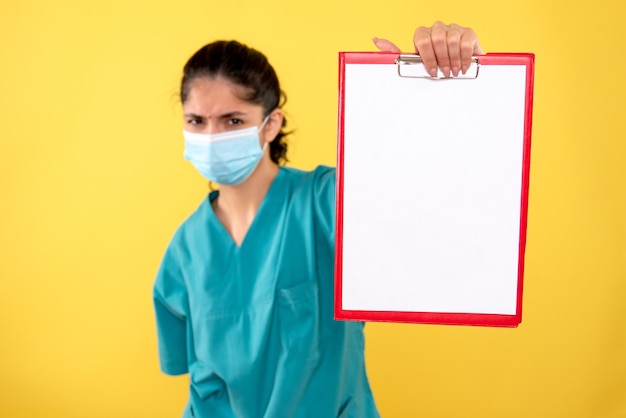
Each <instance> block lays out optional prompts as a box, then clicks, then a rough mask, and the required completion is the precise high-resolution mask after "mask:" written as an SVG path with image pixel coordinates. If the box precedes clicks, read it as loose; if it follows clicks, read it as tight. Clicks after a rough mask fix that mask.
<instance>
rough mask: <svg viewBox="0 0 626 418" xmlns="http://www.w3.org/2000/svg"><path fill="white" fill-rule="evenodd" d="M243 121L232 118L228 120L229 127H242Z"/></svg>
mask: <svg viewBox="0 0 626 418" xmlns="http://www.w3.org/2000/svg"><path fill="white" fill-rule="evenodd" d="M242 123H243V121H242V120H241V119H237V118H232V119H229V120H228V124H229V125H241V124H242Z"/></svg>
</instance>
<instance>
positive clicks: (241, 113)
mask: <svg viewBox="0 0 626 418" xmlns="http://www.w3.org/2000/svg"><path fill="white" fill-rule="evenodd" d="M247 115H248V114H247V113H245V112H241V111H238V110H235V111H233V112H228V113H224V114H222V115H219V116H218V117H219V118H220V119H228V118H232V117H234V116H247Z"/></svg>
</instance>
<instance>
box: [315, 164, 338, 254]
mask: <svg viewBox="0 0 626 418" xmlns="http://www.w3.org/2000/svg"><path fill="white" fill-rule="evenodd" d="M315 171H316V184H315V202H316V212H317V213H316V215H317V216H316V217H317V222H318V225H319V229H320V230H321V232H322V234H323V236H324V237H325V238H326V239H327V240H328V243H329V244H330V245H331V247H332V246H334V243H335V212H336V208H335V201H336V191H335V182H336V180H335V177H336V176H335V169H334V168H332V167H326V166H320V167H318V168H317V169H316V170H315Z"/></svg>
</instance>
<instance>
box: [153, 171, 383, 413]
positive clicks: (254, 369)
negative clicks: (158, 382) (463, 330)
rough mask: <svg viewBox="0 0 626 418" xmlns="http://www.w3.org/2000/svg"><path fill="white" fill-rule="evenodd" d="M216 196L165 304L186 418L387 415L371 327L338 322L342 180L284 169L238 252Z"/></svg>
mask: <svg viewBox="0 0 626 418" xmlns="http://www.w3.org/2000/svg"><path fill="white" fill-rule="evenodd" d="M217 193H218V192H212V193H211V194H210V195H209V196H208V198H207V199H205V200H204V201H203V203H202V204H201V205H200V207H199V208H198V209H197V210H196V211H195V212H194V213H193V214H192V215H191V216H190V217H189V218H188V219H187V220H186V221H185V222H184V223H183V224H182V225H181V226H180V228H179V229H178V230H177V232H176V234H175V235H174V237H173V239H172V241H171V243H170V245H169V247H168V249H167V251H166V253H165V256H164V258H163V262H162V264H161V268H160V269H159V272H158V275H157V279H156V282H155V287H154V302H155V310H156V315H157V330H158V336H159V357H160V361H161V368H162V370H163V371H164V372H165V373H168V374H182V373H187V372H188V373H189V374H190V380H191V383H190V386H191V390H190V397H189V402H188V405H187V408H186V410H185V412H184V417H203V418H204V417H377V416H378V413H377V411H376V407H375V404H374V401H373V398H372V395H371V391H370V387H369V383H368V381H367V377H366V374H365V366H364V353H363V350H364V348H363V325H362V324H361V323H356V322H339V321H334V320H333V260H334V258H333V257H334V219H335V217H334V215H335V171H334V169H331V168H328V167H318V168H317V169H316V170H314V171H311V172H305V171H300V170H296V169H292V168H285V167H281V169H280V170H279V172H278V174H277V176H276V178H275V179H274V181H273V183H272V185H271V186H270V188H269V190H268V192H267V195H266V196H265V198H264V200H263V202H262V204H261V206H260V207H259V210H258V212H257V214H256V216H255V218H254V220H253V222H252V224H251V225H250V228H249V229H248V231H247V234H246V236H245V237H244V240H243V241H242V243H241V246H239V247H238V246H237V245H236V244H235V242H234V241H233V239H232V238H231V236H230V235H229V234H228V232H227V231H226V229H225V228H224V227H223V225H222V224H221V223H220V221H219V219H218V218H217V216H216V215H215V213H214V211H213V208H212V205H211V200H212V199H215V198H216V196H217Z"/></svg>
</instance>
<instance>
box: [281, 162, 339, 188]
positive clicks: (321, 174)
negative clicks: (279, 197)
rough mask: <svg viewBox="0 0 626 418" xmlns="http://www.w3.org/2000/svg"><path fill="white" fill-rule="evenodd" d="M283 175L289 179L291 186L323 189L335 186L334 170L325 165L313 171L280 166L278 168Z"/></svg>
mask: <svg viewBox="0 0 626 418" xmlns="http://www.w3.org/2000/svg"><path fill="white" fill-rule="evenodd" d="M280 169H281V170H282V171H283V172H284V173H285V174H287V175H288V176H289V177H290V178H291V182H292V184H296V185H299V186H301V187H306V186H308V187H314V188H319V187H325V186H328V185H331V184H332V186H333V187H334V185H335V176H336V170H335V168H334V167H329V166H326V165H318V166H317V167H315V168H314V169H313V170H302V169H299V168H294V167H285V166H281V168H280Z"/></svg>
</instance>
